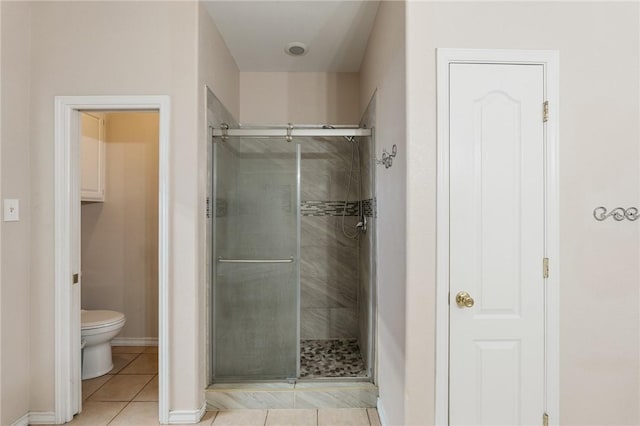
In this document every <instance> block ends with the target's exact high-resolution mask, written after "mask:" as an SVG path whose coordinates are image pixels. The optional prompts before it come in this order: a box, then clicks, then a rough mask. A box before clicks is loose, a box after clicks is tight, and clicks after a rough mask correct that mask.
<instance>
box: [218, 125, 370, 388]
mask: <svg viewBox="0 0 640 426" xmlns="http://www.w3.org/2000/svg"><path fill="white" fill-rule="evenodd" d="M298 137H324V138H330V137H373V130H372V129H369V128H361V127H359V126H357V125H330V126H327V125H309V124H306V125H300V124H296V125H295V126H294V125H292V124H288V125H261V126H252V125H242V126H240V127H239V128H230V127H229V126H228V125H226V124H222V125H221V126H220V127H214V126H211V125H209V140H210V142H211V149H210V154H209V156H210V157H209V161H210V166H209V167H210V172H211V176H210V178H209V181H210V183H211V189H210V191H209V194H208V198H207V211H208V212H210V213H211V214H210V220H211V225H210V226H211V231H210V233H211V242H210V252H209V262H210V265H209V277H210V278H209V280H208V282H209V285H210V290H209V291H210V292H211V293H210V296H213V295H214V292H215V285H216V284H215V283H214V280H215V277H216V269H217V264H218V263H221V262H222V263H258V262H259V263H293V262H295V263H296V287H297V305H296V307H297V325H296V326H297V341H296V377H295V378H282V379H252V378H229V379H227V378H224V379H220V378H216V377H215V360H214V357H215V351H214V347H213V345H214V344H215V342H216V338H215V337H216V336H215V321H216V315H215V303H214V302H213V299H211V300H212V302H211V309H210V313H209V315H210V327H209V336H210V339H209V342H208V345H207V350H208V351H209V353H210V358H209V362H208V365H209V367H208V368H209V373H208V377H207V380H208V383H209V384H210V385H213V384H215V383H242V382H287V381H289V382H291V381H292V380H293V381H294V382H295V381H299V382H307V381H316V382H317V381H324V382H336V381H354V382H356V381H357V382H362V381H367V382H375V364H376V361H375V360H376V351H375V342H376V338H375V334H376V333H375V330H376V324H375V323H376V321H375V312H376V308H375V306H370V312H369V315H368V317H369V318H368V319H367V320H368V322H369V330H368V334H369V339H368V340H369V344H368V347H367V348H360V350H361V352H364V351H366V352H367V354H368V355H367V362H366V363H365V368H366V375H365V376H362V377H321V378H307V379H305V378H300V342H301V338H300V326H301V318H300V309H301V307H300V261H301V257H300V245H301V243H300V235H301V228H300V221H301V211H300V202H301V198H300V195H301V194H300V191H301V168H302V162H301V152H302V144H300V145H301V146H300V147H298V148H297V150H296V156H297V165H296V168H297V170H296V175H297V176H296V191H297V196H296V200H297V207H296V210H297V212H296V221H297V224H296V227H297V229H296V233H297V235H296V245H297V253H296V258H295V259H293V258H291V259H225V258H222V257H220V256H219V255H218V254H217V253H216V250H215V243H216V239H215V238H216V220H215V212H216V208H217V206H216V198H217V194H216V191H217V172H216V170H215V163H216V158H215V154H214V152H215V149H216V148H215V147H214V145H215V144H216V143H224V142H226V141H227V140H228V138H243V139H253V138H255V139H268V138H278V139H281V140H282V139H284V140H286V141H287V142H289V143H296V142H295V138H298ZM371 172H372V173H375V168H374V167H372V169H371ZM360 178H361V177H360ZM372 180H373V188H374V193H375V176H374V177H373V178H372ZM374 232H375V234H374V236H373V238H374V247H373V251H372V254H371V257H372V260H373V262H372V264H373V265H375V253H376V249H375V245H376V244H375V241H377V238H376V237H377V235H376V234H377V230H374ZM372 269H373V270H372V273H371V276H370V283H369V286H370V289H371V302H370V305H375V304H376V290H375V282H376V274H375V266H373V268H372Z"/></svg>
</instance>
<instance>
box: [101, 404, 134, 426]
mask: <svg viewBox="0 0 640 426" xmlns="http://www.w3.org/2000/svg"><path fill="white" fill-rule="evenodd" d="M114 402H115V401H114ZM129 404H131V401H129V402H127V403H126V404H124V407H122V408H121V409H120V411H118V412H117V413H116V415H115V416H113V417H112V418H111V420H109V422H107V425H110V424H111V423H113V421H114V420H115V419H116V417H118V416H119V415H120V414H122V412H123V411H124V409H125V408H127V407H128V406H129Z"/></svg>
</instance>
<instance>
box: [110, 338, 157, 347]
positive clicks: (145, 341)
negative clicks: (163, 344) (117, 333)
mask: <svg viewBox="0 0 640 426" xmlns="http://www.w3.org/2000/svg"><path fill="white" fill-rule="evenodd" d="M111 346H158V338H157V337H116V338H115V339H113V340H112V341H111Z"/></svg>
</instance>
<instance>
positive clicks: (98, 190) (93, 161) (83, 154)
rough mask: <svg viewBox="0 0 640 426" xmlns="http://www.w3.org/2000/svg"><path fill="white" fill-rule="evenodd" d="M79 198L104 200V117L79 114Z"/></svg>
mask: <svg viewBox="0 0 640 426" xmlns="http://www.w3.org/2000/svg"><path fill="white" fill-rule="evenodd" d="M80 121H81V124H80V128H81V138H80V141H81V143H80V199H81V200H82V201H99V202H104V180H105V179H104V170H105V151H104V148H105V147H104V118H103V117H102V116H101V115H99V114H93V113H91V114H89V113H86V112H83V113H81V114H80Z"/></svg>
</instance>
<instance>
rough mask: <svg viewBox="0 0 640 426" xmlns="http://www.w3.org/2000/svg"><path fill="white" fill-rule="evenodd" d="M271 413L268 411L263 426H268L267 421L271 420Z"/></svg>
mask: <svg viewBox="0 0 640 426" xmlns="http://www.w3.org/2000/svg"><path fill="white" fill-rule="evenodd" d="M269 411H270V410H267V415H266V416H264V424H263V425H262V426H267V419H268V418H269Z"/></svg>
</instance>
